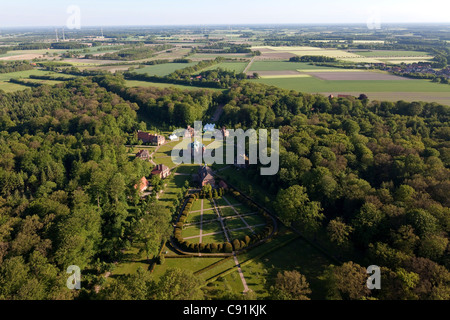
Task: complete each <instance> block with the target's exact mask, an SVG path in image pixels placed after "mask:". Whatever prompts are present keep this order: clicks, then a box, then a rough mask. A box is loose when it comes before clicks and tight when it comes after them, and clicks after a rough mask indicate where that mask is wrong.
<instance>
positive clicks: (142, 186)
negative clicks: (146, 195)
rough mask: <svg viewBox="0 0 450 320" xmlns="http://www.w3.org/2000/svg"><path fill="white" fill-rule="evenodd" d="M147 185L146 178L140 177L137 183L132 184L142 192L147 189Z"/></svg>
mask: <svg viewBox="0 0 450 320" xmlns="http://www.w3.org/2000/svg"><path fill="white" fill-rule="evenodd" d="M148 185H149V183H148V180H147V178H145V177H142V178H141V180H139V183H138V184H135V185H134V188H135V189H139V191H141V192H142V191H144V190H145V189H147V187H148Z"/></svg>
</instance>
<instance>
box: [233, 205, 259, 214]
mask: <svg viewBox="0 0 450 320" xmlns="http://www.w3.org/2000/svg"><path fill="white" fill-rule="evenodd" d="M234 209H235V210H236V211H237V212H238V213H239V214H246V213H253V212H255V209H250V208H249V207H247V206H245V205H241V206H235V207H234Z"/></svg>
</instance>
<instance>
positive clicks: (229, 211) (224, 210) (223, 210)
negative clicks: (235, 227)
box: [220, 207, 236, 217]
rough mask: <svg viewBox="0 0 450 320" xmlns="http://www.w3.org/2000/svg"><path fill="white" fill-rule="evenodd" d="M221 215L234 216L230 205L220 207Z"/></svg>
mask: <svg viewBox="0 0 450 320" xmlns="http://www.w3.org/2000/svg"><path fill="white" fill-rule="evenodd" d="M220 211H221V215H222V217H230V216H235V215H236V212H235V211H234V210H233V208H231V207H226V208H220Z"/></svg>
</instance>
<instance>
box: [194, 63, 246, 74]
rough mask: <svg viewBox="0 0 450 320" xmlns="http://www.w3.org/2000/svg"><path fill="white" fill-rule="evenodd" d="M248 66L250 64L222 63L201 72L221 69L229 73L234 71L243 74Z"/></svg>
mask: <svg viewBox="0 0 450 320" xmlns="http://www.w3.org/2000/svg"><path fill="white" fill-rule="evenodd" d="M247 65H248V62H222V63H219V64H216V65H214V66H211V67H208V68H205V69H202V70H201V71H200V72H202V71H208V70H214V69H218V68H221V69H224V70H227V71H234V72H236V73H241V72H243V71H244V69H245V67H246V66H247Z"/></svg>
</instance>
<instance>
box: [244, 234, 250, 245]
mask: <svg viewBox="0 0 450 320" xmlns="http://www.w3.org/2000/svg"><path fill="white" fill-rule="evenodd" d="M244 241H245V244H246V245H247V246H248V245H249V244H250V243H251V242H252V239H251V238H250V237H249V236H245V237H244Z"/></svg>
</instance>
